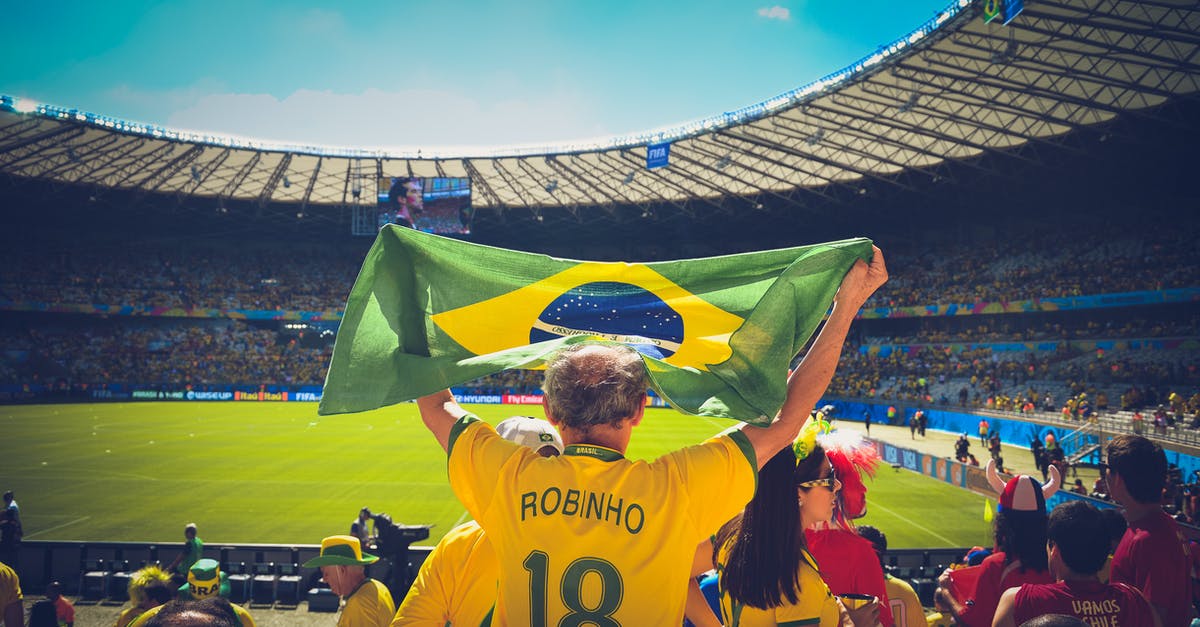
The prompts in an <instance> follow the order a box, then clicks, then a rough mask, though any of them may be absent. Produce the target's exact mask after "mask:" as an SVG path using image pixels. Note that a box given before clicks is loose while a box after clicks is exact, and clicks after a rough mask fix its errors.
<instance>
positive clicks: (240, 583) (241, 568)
mask: <svg viewBox="0 0 1200 627" xmlns="http://www.w3.org/2000/svg"><path fill="white" fill-rule="evenodd" d="M225 572H226V573H228V574H229V602H230V603H236V604H239V605H240V604H242V603H245V602H246V599H249V598H250V573H248V572H246V562H234V563H232V564H227V565H226V566H225Z"/></svg>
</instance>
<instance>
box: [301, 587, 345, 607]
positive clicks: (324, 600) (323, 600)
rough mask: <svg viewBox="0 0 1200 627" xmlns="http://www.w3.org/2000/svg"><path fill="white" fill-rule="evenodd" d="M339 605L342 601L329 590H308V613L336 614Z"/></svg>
mask: <svg viewBox="0 0 1200 627" xmlns="http://www.w3.org/2000/svg"><path fill="white" fill-rule="evenodd" d="M341 603H342V600H341V599H340V598H338V595H336V594H334V593H333V590H330V589H329V588H309V589H308V611H310V612H336V611H338V607H339V606H341Z"/></svg>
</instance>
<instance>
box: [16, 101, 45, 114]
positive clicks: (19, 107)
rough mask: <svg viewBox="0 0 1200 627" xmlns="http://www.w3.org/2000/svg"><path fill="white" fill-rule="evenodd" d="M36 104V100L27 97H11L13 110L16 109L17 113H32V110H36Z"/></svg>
mask: <svg viewBox="0 0 1200 627" xmlns="http://www.w3.org/2000/svg"><path fill="white" fill-rule="evenodd" d="M38 106H39V105H38V102H37V101H36V100H30V99H28V98H14V99H13V111H16V112H17V113H33V112H34V111H37V108H38Z"/></svg>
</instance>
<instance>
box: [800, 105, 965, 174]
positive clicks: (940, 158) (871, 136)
mask: <svg viewBox="0 0 1200 627" xmlns="http://www.w3.org/2000/svg"><path fill="white" fill-rule="evenodd" d="M808 108H809V109H817V110H820V111H822V112H825V113H828V114H829V115H831V116H833V117H834V118H836V119H839V120H840V119H841V118H848V119H850V120H859V121H863V122H867V123H868V124H873V125H878V126H882V127H885V128H887V129H890V130H892V131H895V132H901V133H911V132H913V131H912V128H911V127H909V126H906V125H902V124H899V123H897V122H895V121H894V120H890V119H885V118H862V117H858V116H855V115H851V114H849V113H846V112H844V111H839V110H837V109H831V108H828V107H825V106H824V105H820V104H816V103H809V104H808ZM777 117H779V118H780V119H783V120H786V121H788V122H797V123H798V122H799V120H793V118H791V117H790V116H777ZM822 121H828V118H822ZM789 128H790V127H789ZM792 130H793V131H794V130H795V129H792ZM836 130H837V132H838V133H839V134H847V135H853V136H855V137H858V138H859V139H861V140H863V141H865V142H868V143H869V142H872V141H876V142H883V143H887V144H889V145H892V146H894V147H896V149H897V153H899V152H901V151H905V150H907V151H912V152H917V153H920V154H923V155H926V156H928V157H931V158H933V159H935V160H936V161H937V162H944V161H946V156H945V155H944V154H941V153H936V152H933V151H932V150H929V149H928V148H925V147H924V146H918V145H916V144H911V143H903V142H900V141H897V140H895V139H893V138H892V137H891V136H890V135H888V134H886V133H870V132H868V131H865V130H860V129H858V128H854V127H852V126H849V125H847V124H845V123H844V122H840V121H839V122H838V126H837V129H836ZM931 139H932V138H931ZM962 163H964V164H966V165H968V166H969V167H972V168H975V169H978V170H981V169H982V168H980V167H979V165H978V164H976V163H974V162H973V161H972V160H966V161H963V162H962ZM906 167H912V166H906Z"/></svg>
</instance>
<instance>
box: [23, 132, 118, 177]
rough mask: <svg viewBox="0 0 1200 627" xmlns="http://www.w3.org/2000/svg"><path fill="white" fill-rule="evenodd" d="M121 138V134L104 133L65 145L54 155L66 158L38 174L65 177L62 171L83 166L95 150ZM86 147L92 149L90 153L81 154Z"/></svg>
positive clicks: (40, 175)
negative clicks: (76, 143)
mask: <svg viewBox="0 0 1200 627" xmlns="http://www.w3.org/2000/svg"><path fill="white" fill-rule="evenodd" d="M120 139H121V136H119V135H113V134H103V135H98V136H96V137H95V138H93V139H90V140H88V141H86V142H83V143H82V144H78V145H75V146H65V145H64V146H63V149H62V151H61V152H59V153H57V154H55V155H54V157H56V158H57V157H66V158H65V159H62V160H61V161H60V162H59V163H58V164H57V165H54V166H53V167H50V168H47V169H45V170H42V171H41V172H40V173H39V174H38V176H39V177H41V178H52V179H60V178H65V177H64V176H63V174H62V173H63V172H65V171H68V170H70V169H73V168H80V167H83V166H84V164H85V163H86V161H87V158H88V156H89V155H90V153H91V152H95V151H98V150H100V149H103V148H106V147H108V146H111V145H113V144H115V143H116V142H117V141H119V140H120ZM85 148H88V149H90V150H89V151H88V152H89V154H88V155H80V154H79V151H80V150H83V149H85ZM72 155H73V156H72ZM48 165H49V164H48Z"/></svg>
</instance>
